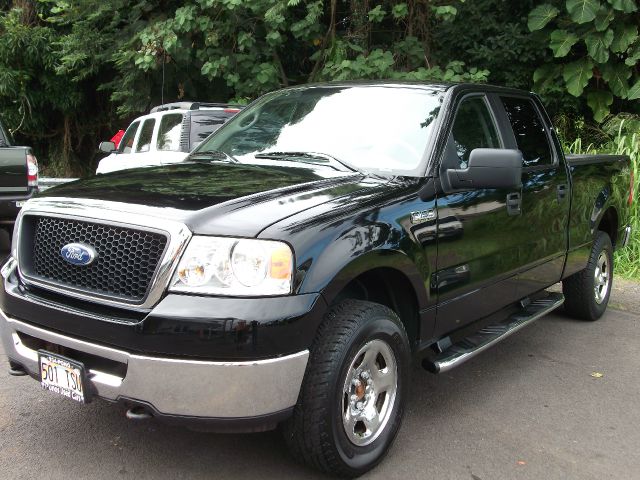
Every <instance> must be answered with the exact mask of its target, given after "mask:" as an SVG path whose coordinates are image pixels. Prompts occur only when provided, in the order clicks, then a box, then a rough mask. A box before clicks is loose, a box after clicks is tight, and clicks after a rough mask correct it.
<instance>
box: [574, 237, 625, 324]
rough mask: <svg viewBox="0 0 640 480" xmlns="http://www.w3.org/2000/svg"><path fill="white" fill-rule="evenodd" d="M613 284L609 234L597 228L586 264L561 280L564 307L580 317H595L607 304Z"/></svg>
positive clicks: (591, 318)
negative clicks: (582, 268)
mask: <svg viewBox="0 0 640 480" xmlns="http://www.w3.org/2000/svg"><path fill="white" fill-rule="evenodd" d="M612 284H613V246H612V244H611V239H610V238H609V235H607V234H606V233H604V232H598V234H597V236H596V239H595V241H594V242H593V246H592V247H591V254H590V256H589V261H588V263H587V268H585V269H584V270H582V271H580V272H578V273H575V274H573V275H571V276H570V277H568V278H566V279H564V280H563V281H562V293H564V296H565V301H564V309H565V311H566V312H567V313H568V314H569V315H571V316H572V317H576V318H580V319H582V320H589V321H593V320H598V319H599V318H600V317H601V316H602V314H603V313H604V311H605V310H606V309H607V305H608V304H609V297H610V295H611V286H612Z"/></svg>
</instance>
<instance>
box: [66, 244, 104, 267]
mask: <svg viewBox="0 0 640 480" xmlns="http://www.w3.org/2000/svg"><path fill="white" fill-rule="evenodd" d="M60 255H61V256H62V258H63V259H64V261H65V262H68V263H70V264H72V265H83V266H84V265H91V264H92V263H93V261H94V260H95V259H96V257H97V256H98V254H97V253H96V251H95V249H94V248H93V247H91V246H89V245H85V244H84V243H68V244H66V245H65V246H64V247H62V250H60Z"/></svg>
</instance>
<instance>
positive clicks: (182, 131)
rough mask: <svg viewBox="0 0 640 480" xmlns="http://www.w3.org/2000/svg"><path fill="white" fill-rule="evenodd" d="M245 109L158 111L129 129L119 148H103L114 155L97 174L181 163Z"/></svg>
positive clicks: (187, 105) (179, 106) (170, 106)
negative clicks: (206, 139)
mask: <svg viewBox="0 0 640 480" xmlns="http://www.w3.org/2000/svg"><path fill="white" fill-rule="evenodd" d="M241 108H242V107H240V106H239V105H231V104H226V103H201V102H179V103H167V104H165V105H160V106H158V107H154V108H152V109H151V113H149V114H148V115H143V116H142V117H139V118H136V119H135V120H134V121H133V122H132V123H131V125H129V128H127V130H126V132H125V134H124V136H123V137H122V139H121V141H120V143H119V145H117V146H116V144H115V143H114V142H112V141H109V142H102V143H101V144H100V146H99V149H100V150H101V151H103V152H105V153H109V154H110V155H109V156H108V157H106V158H103V159H102V160H100V163H98V169H97V170H96V173H108V172H114V171H116V170H124V169H127V168H138V167H149V166H153V165H164V164H168V163H175V162H180V161H182V160H184V158H185V157H186V156H187V154H188V153H189V152H190V151H191V150H193V149H194V148H195V147H197V146H198V145H199V144H200V143H201V142H202V141H203V140H204V139H205V138H207V137H208V136H209V135H211V134H212V133H213V132H215V131H216V130H217V129H218V128H220V126H222V124H223V123H224V122H226V121H227V120H229V119H230V118H231V117H233V116H234V115H235V114H236V113H238V112H239V111H240V109H241Z"/></svg>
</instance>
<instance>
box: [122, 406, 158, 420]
mask: <svg viewBox="0 0 640 480" xmlns="http://www.w3.org/2000/svg"><path fill="white" fill-rule="evenodd" d="M126 416H127V418H128V419H129V420H148V419H150V418H153V413H151V412H150V411H149V410H147V409H146V408H144V407H141V406H136V407H131V408H130V409H129V410H127V413H126Z"/></svg>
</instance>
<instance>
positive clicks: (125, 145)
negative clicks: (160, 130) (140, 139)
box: [118, 122, 140, 153]
mask: <svg viewBox="0 0 640 480" xmlns="http://www.w3.org/2000/svg"><path fill="white" fill-rule="evenodd" d="M139 126H140V122H133V123H132V124H131V125H129V128H127V131H126V132H125V133H124V136H123V137H122V140H120V145H119V146H118V152H120V153H131V148H132V147H133V140H134V139H135V138H136V133H137V132H138V127H139Z"/></svg>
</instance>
